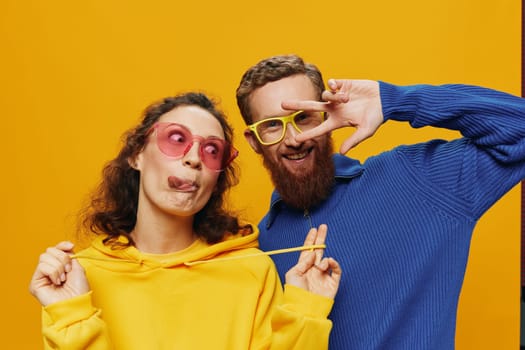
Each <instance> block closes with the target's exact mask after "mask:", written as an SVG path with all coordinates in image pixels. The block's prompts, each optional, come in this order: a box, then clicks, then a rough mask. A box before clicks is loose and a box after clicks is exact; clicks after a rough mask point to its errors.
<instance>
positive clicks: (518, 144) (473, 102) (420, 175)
mask: <svg viewBox="0 0 525 350" xmlns="http://www.w3.org/2000/svg"><path fill="white" fill-rule="evenodd" d="M323 90H324V85H323V79H322V76H321V73H320V72H319V71H318V69H317V68H316V67H315V66H313V65H311V64H305V63H304V62H303V61H302V59H301V58H299V57H297V56H293V55H291V56H277V57H271V58H269V59H265V60H263V61H261V62H259V63H258V64H256V65H255V66H253V67H251V68H250V69H249V70H248V71H247V72H246V73H245V74H244V76H243V78H242V80H241V83H240V85H239V87H238V89H237V103H238V106H239V108H240V111H241V114H242V115H243V118H244V120H245V122H246V124H247V125H248V126H249V128H248V129H247V130H246V132H245V137H246V139H247V140H248V142H249V143H250V145H251V147H252V148H253V149H254V150H255V151H256V152H257V153H259V154H261V156H262V159H263V162H264V165H265V167H266V168H267V169H268V170H269V172H270V175H271V178H272V181H273V183H274V185H275V191H274V193H273V194H272V198H271V204H270V209H269V211H268V213H267V214H266V216H265V217H264V218H263V219H262V221H261V222H260V224H259V229H260V237H259V240H260V245H261V248H262V249H263V250H273V249H280V248H286V247H293V246H297V245H298V244H301V241H302V240H303V239H304V238H303V235H304V232H307V231H308V229H309V228H310V227H316V226H318V225H320V224H321V223H326V224H328V230H329V231H330V234H329V238H328V242H327V249H326V254H327V255H328V256H334V257H336V258H337V259H338V261H339V262H340V263H341V268H342V269H343V270H344V271H345V278H344V279H343V281H342V282H341V286H340V289H339V294H338V296H337V299H336V301H335V306H334V309H333V311H332V313H331V319H332V320H333V330H332V333H331V336H330V349H331V350H348V349H352V350H354V349H367V350H368V349H402V350H406V349H436V350H444V349H453V348H454V335H455V324H456V311H457V304H458V297H459V293H460V290H461V285H462V282H463V277H464V273H465V267H466V263H467V258H468V253H469V244H470V239H471V235H472V231H473V229H474V227H475V224H476V222H477V221H478V219H479V218H480V217H481V216H482V215H483V213H484V212H485V211H487V210H488V209H489V208H490V207H491V206H492V205H493V204H494V203H495V202H496V201H497V200H498V199H499V198H501V197H502V196H503V195H504V194H505V193H506V192H507V191H509V190H510V189H511V188H512V187H514V186H515V185H516V184H518V183H519V182H520V180H521V179H523V178H524V177H525V100H524V99H521V98H519V97H516V96H512V95H509V94H505V93H502V92H498V91H494V90H489V89H485V88H481V87H475V86H466V85H444V86H429V85H416V86H407V87H400V86H394V85H391V84H387V83H384V82H376V81H367V80H330V81H329V89H328V90H327V91H324V92H323ZM321 100H324V101H326V102H319V101H321ZM296 111H302V112H296ZM325 119H326V121H324V122H323V120H325ZM390 120H394V121H404V122H409V123H410V125H411V126H412V127H414V128H418V127H423V126H434V127H440V128H446V129H451V130H459V131H460V132H461V134H462V135H463V137H462V138H459V139H456V140H452V141H448V142H447V141H444V140H432V141H429V142H426V143H421V144H416V145H411V146H399V147H396V148H395V149H393V150H391V151H389V152H384V153H381V154H379V155H377V156H374V157H370V158H369V159H367V160H366V161H365V162H364V163H363V164H361V163H360V162H359V161H357V160H354V159H351V158H348V157H346V156H343V155H341V154H336V155H333V156H332V143H331V140H330V131H332V130H334V129H336V128H341V127H345V126H351V127H355V128H356V131H355V132H354V133H353V134H352V135H351V136H350V137H349V138H348V139H347V140H346V141H345V142H344V143H343V145H342V146H341V153H346V152H347V151H348V150H349V149H351V148H352V147H354V146H355V145H357V144H358V143H359V142H361V141H362V140H364V139H366V138H368V137H370V136H372V135H373V134H374V133H375V131H376V130H377V129H378V128H379V127H380V126H381V124H382V123H384V122H387V121H390ZM295 260H297V259H296V257H294V256H292V255H290V254H286V255H275V256H274V261H275V263H276V265H277V268H278V270H279V272H280V274H281V278H283V277H284V276H283V273H284V272H285V271H287V270H288V269H289V268H290V267H291V266H293V264H294V261H295Z"/></svg>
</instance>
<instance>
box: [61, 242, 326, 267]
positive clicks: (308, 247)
mask: <svg viewBox="0 0 525 350" xmlns="http://www.w3.org/2000/svg"><path fill="white" fill-rule="evenodd" d="M324 248H326V244H312V245H305V246H301V247H294V248H285V249H277V250H270V251H267V252H258V253H253V254H246V255H237V256H227V257H224V258H215V259H209V260H196V261H191V262H185V263H184V265H186V266H194V265H199V264H205V263H211V262H221V261H227V260H235V259H244V258H251V257H256V256H263V255H275V254H284V253H291V252H297V251H302V250H309V251H313V250H314V249H324ZM70 257H71V258H72V259H90V260H99V261H118V262H129V263H136V264H141V265H142V264H145V261H142V260H129V259H118V260H116V259H108V258H100V257H95V256H88V255H82V254H73V255H70ZM146 265H147V264H146Z"/></svg>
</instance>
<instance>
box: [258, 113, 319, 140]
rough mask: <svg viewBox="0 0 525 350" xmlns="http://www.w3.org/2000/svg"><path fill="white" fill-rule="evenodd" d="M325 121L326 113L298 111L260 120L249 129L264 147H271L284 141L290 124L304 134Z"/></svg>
mask: <svg viewBox="0 0 525 350" xmlns="http://www.w3.org/2000/svg"><path fill="white" fill-rule="evenodd" d="M324 120H325V112H317V111H297V112H294V113H292V114H290V115H285V116H282V117H270V118H266V119H263V120H259V121H258V122H255V123H253V124H251V125H248V129H249V130H250V131H252V132H253V133H254V134H255V137H257V140H258V141H259V142H260V143H261V144H262V145H265V146H270V145H274V144H276V143H279V142H281V141H282V139H283V138H284V135H285V133H286V127H287V126H288V124H292V126H293V127H294V129H295V130H297V131H298V132H303V131H307V130H310V129H313V128H315V127H316V126H318V125H319V124H321V123H322V122H323V121H324Z"/></svg>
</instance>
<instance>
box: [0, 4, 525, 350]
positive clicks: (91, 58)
mask: <svg viewBox="0 0 525 350" xmlns="http://www.w3.org/2000/svg"><path fill="white" fill-rule="evenodd" d="M520 2H521V1H520V0H499V1H483V0H481V1H480V0H434V1H421V0H402V1H391V0H383V1H374V0H370V1H348V0H345V1H342V0H334V1H328V2H322V1H318V0H315V1H314V0H293V1H288V0H267V1H264V2H262V1H261V2H259V1H233V0H225V1H211V0H201V1H177V0H170V1H168V0H149V1H130V0H127V1H124V0H120V1H116V0H86V1H81V2H77V1H64V0H57V1H53V0H51V1H37V0H33V1H31V0H27V1H20V0H3V1H2V2H1V4H0V45H1V46H0V47H1V55H0V67H1V68H0V69H1V75H0V77H1V78H0V79H1V80H0V81H1V85H0V86H1V87H0V89H1V91H0V106H1V113H2V121H3V123H2V124H3V125H2V131H3V132H2V137H1V141H0V142H1V143H0V146H1V149H2V159H3V160H2V163H3V166H2V172H1V175H0V176H1V178H0V180H1V193H0V194H1V199H2V201H1V204H0V205H1V208H0V215H1V222H2V224H3V227H4V229H3V242H4V244H3V247H2V251H3V254H2V255H3V256H4V257H7V259H4V261H5V262H6V263H4V266H5V268H4V273H3V274H2V275H3V276H2V280H3V282H2V288H1V292H0V293H1V294H0V295H1V300H2V304H3V312H2V315H3V316H2V321H1V322H2V324H1V325H0V330H1V333H0V334H1V337H0V339H1V340H0V347H1V348H3V349H38V348H40V347H41V340H40V330H39V327H40V319H39V314H40V309H39V304H38V303H37V302H36V300H34V299H33V298H32V297H31V296H30V295H29V293H28V290H27V287H28V283H29V280H30V277H31V274H32V271H33V269H34V267H35V265H36V263H37V260H38V256H39V254H40V253H41V252H42V251H43V250H44V249H45V247H47V246H49V245H53V244H55V243H56V242H57V241H59V240H62V239H65V238H70V237H71V233H72V232H73V231H74V228H75V213H76V210H77V209H78V208H79V206H80V203H81V201H82V200H83V198H84V196H85V194H86V193H87V192H88V190H89V189H91V188H92V187H93V186H94V184H95V183H96V181H97V179H98V178H99V173H100V170H101V168H102V165H103V164H104V162H105V161H106V160H108V159H109V158H110V157H112V156H114V155H115V151H116V150H117V148H118V141H119V138H120V135H121V134H122V132H123V131H124V130H125V129H127V128H128V127H130V126H131V125H133V124H134V123H135V122H136V121H137V120H138V117H139V114H140V113H141V111H142V109H143V108H144V107H145V106H146V105H147V104H149V103H150V102H152V101H153V100H157V99H158V98H160V97H164V96H167V95H172V94H175V93H177V92H181V91H186V90H201V91H205V92H207V93H209V94H210V95H212V96H214V97H216V98H220V100H221V102H222V107H223V109H224V110H225V111H226V112H227V113H228V114H229V115H230V116H231V117H230V120H231V121H232V123H233V124H234V127H235V131H236V145H237V147H238V148H239V149H240V151H241V156H240V159H239V164H240V165H241V167H242V168H243V171H242V177H241V178H242V179H241V183H240V185H239V186H238V187H237V188H236V189H235V190H234V191H233V193H232V203H233V205H234V207H235V208H238V209H243V210H242V214H243V215H244V216H245V217H246V218H247V219H250V220H252V221H257V220H258V219H259V218H260V217H261V216H262V214H263V213H264V212H265V210H266V208H267V203H268V198H269V193H270V189H271V185H270V182H269V180H268V177H267V174H266V172H265V170H264V169H263V168H262V165H261V164H260V161H259V158H258V157H257V156H256V155H255V154H254V153H253V152H252V151H251V150H250V149H249V148H248V145H247V143H246V141H245V140H244V139H243V137H242V130H243V125H242V122H241V118H240V117H239V116H238V114H237V107H236V104H235V99H234V96H235V95H234V91H235V88H236V86H237V84H238V82H239V79H240V77H241V74H242V73H243V71H244V70H245V69H246V68H248V67H249V66H250V65H252V64H254V63H255V62H256V61H258V60H259V59H261V58H264V57H266V56H269V55H273V54H282V53H298V54H300V55H302V56H303V57H304V58H305V59H306V60H308V61H311V62H314V63H316V64H317V65H318V66H319V67H320V68H321V70H322V71H323V72H324V75H325V79H326V78H329V77H340V78H369V79H378V80H384V81H389V82H392V83H397V84H400V85H404V84H412V83H432V84H440V83H448V82H459V83H469V84H478V85H484V86H488V87H492V88H495V89H499V90H504V91H507V92H510V93H513V94H516V95H519V94H520V44H521V42H520V40H521V36H520V35H521V34H520V30H521V4H520ZM348 132H350V130H345V131H344V132H337V133H336V135H335V137H336V146H337V147H339V145H340V143H341V140H342V139H343V136H344V135H345V134H347V133H348ZM454 136H456V134H454V133H452V132H444V131H440V130H432V129H428V128H424V129H422V130H412V129H410V128H409V127H408V126H406V125H401V124H399V123H395V122H390V123H387V124H386V125H384V126H383V127H382V128H381V130H380V131H379V133H378V134H377V135H376V136H375V137H374V138H373V139H369V140H367V141H366V142H365V143H363V144H362V145H360V146H359V147H358V148H357V149H355V150H354V151H352V152H350V155H351V156H353V157H356V158H359V159H364V158H366V157H367V156H369V155H372V154H375V153H377V152H380V151H381V150H384V149H388V148H390V147H392V146H393V145H396V144H399V143H412V142H416V141H421V140H426V139H429V138H431V137H445V138H449V137H454ZM519 243H520V241H519V188H515V189H514V190H513V191H511V192H510V193H509V194H508V195H507V196H506V197H505V198H504V199H502V200H501V201H500V202H498V203H497V205H496V206H495V207H494V208H493V209H492V210H491V211H490V212H489V213H487V215H486V216H485V217H484V218H483V219H482V220H481V222H480V224H479V226H478V228H477V230H476V233H475V236H474V239H473V242H472V251H471V257H470V263H469V267H468V273H467V276H466V280H465V286H464V288H463V292H462V298H461V305H460V310H459V317H458V326H457V333H458V335H457V348H458V349H516V348H517V346H518V341H519V340H518V339H519V326H518V323H519V288H518V286H519V249H520V248H519ZM115 293H118V291H115ZM130 307H133V306H130ZM196 327H198V325H196Z"/></svg>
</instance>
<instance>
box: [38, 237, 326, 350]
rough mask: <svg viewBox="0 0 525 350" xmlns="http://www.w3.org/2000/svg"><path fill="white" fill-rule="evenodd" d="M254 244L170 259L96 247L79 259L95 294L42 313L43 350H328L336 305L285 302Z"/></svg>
mask: <svg viewBox="0 0 525 350" xmlns="http://www.w3.org/2000/svg"><path fill="white" fill-rule="evenodd" d="M257 235H258V233H253V234H249V235H247V236H232V237H230V238H229V239H227V240H225V241H223V242H221V243H218V244H213V245H209V244H207V243H205V242H204V241H202V240H197V241H195V242H194V243H193V244H192V245H191V246H190V247H188V248H186V249H184V250H182V251H178V252H175V253H170V254H144V253H141V252H140V251H138V250H137V249H136V248H134V247H127V248H125V249H111V247H109V246H105V245H104V244H103V243H102V239H103V237H99V238H97V239H95V240H94V241H93V243H92V245H91V246H90V247H89V248H87V249H85V250H83V251H81V252H80V253H78V254H76V257H77V259H78V261H79V262H80V263H81V265H82V266H83V267H84V269H85V270H86V275H87V278H88V281H89V284H90V287H91V292H89V293H87V294H84V295H81V296H78V297H75V298H72V299H69V300H65V301H61V302H58V303H54V304H51V305H48V306H46V307H44V308H43V313H42V321H43V336H44V347H45V349H89V350H95V349H97V350H98V349H122V350H135V349H136V350H164V349H166V350H167V349H169V350H172V349H177V350H179V349H180V350H200V349H202V350H221V349H224V350H247V349H286V350H289V349H301V350H305V349H316V350H319V349H327V348H328V336H329V333H330V329H331V327H332V323H331V321H330V320H328V319H327V315H328V313H329V312H330V310H331V307H332V304H333V301H332V299H329V298H325V297H322V296H319V295H315V294H312V293H309V292H307V291H304V290H302V289H300V288H296V287H293V286H290V285H285V288H284V293H283V291H282V288H281V284H280V281H279V277H278V275H277V272H276V270H275V267H274V265H273V262H272V261H271V259H270V258H269V257H267V256H264V255H260V254H258V253H260V251H259V250H258V249H257V248H256V247H257ZM250 255H251V256H250ZM239 257H242V258H239Z"/></svg>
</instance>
